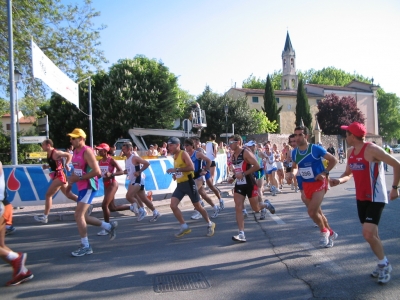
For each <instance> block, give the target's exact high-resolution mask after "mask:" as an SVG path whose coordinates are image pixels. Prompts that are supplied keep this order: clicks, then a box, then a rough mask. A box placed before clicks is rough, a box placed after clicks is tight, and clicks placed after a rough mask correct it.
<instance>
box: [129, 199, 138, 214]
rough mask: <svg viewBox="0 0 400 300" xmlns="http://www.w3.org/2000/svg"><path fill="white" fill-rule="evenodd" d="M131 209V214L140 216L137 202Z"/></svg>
mask: <svg viewBox="0 0 400 300" xmlns="http://www.w3.org/2000/svg"><path fill="white" fill-rule="evenodd" d="M129 209H130V210H131V212H133V213H134V214H135V216H137V215H138V214H139V209H138V205H137V203H136V202H135V203H133V204H131V206H129Z"/></svg>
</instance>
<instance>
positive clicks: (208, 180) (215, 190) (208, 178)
mask: <svg viewBox="0 0 400 300" xmlns="http://www.w3.org/2000/svg"><path fill="white" fill-rule="evenodd" d="M191 139H192V141H193V146H194V148H195V149H196V151H198V152H201V153H203V154H205V151H204V150H203V148H202V147H201V143H200V139H199V138H198V137H192V138H191ZM204 163H205V161H203V166H204ZM211 165H212V161H211ZM204 179H205V180H206V184H207V186H208V188H209V189H210V190H211V191H212V192H213V193H214V195H215V196H216V197H217V199H218V201H219V208H220V210H223V209H224V208H225V205H224V199H222V198H221V192H220V190H219V189H218V188H217V187H215V185H214V181H213V179H212V178H211V168H210V172H207V174H205V175H204Z"/></svg>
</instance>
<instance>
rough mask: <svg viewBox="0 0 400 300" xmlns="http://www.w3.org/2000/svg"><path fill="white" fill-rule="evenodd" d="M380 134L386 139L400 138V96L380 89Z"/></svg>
mask: <svg viewBox="0 0 400 300" xmlns="http://www.w3.org/2000/svg"><path fill="white" fill-rule="evenodd" d="M378 120H379V134H380V135H382V136H383V137H384V139H385V140H390V139H392V138H396V139H399V138H400V98H399V97H397V96H396V94H392V93H385V92H384V91H383V90H382V89H379V90H378Z"/></svg>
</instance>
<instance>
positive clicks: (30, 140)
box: [19, 136, 47, 144]
mask: <svg viewBox="0 0 400 300" xmlns="http://www.w3.org/2000/svg"><path fill="white" fill-rule="evenodd" d="M45 139H47V137H45V136H21V137H20V138H19V143H20V144H40V143H42V142H43V141H44V140H45Z"/></svg>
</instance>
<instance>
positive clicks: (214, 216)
mask: <svg viewBox="0 0 400 300" xmlns="http://www.w3.org/2000/svg"><path fill="white" fill-rule="evenodd" d="M220 211H221V209H220V208H219V206H217V205H215V208H214V214H213V215H212V216H211V218H212V219H215V218H216V217H218V214H219V212H220Z"/></svg>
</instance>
